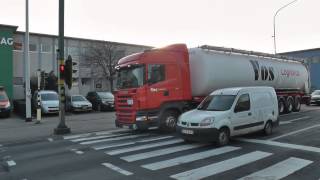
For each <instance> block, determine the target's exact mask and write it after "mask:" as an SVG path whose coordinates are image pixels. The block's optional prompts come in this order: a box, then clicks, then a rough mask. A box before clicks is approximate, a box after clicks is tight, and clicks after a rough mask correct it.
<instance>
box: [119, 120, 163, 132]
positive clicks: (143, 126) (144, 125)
mask: <svg viewBox="0 0 320 180" xmlns="http://www.w3.org/2000/svg"><path fill="white" fill-rule="evenodd" d="M115 125H116V127H119V128H129V129H134V130H147V129H149V128H151V127H158V121H150V120H145V121H135V122H134V123H123V122H120V121H118V120H115Z"/></svg>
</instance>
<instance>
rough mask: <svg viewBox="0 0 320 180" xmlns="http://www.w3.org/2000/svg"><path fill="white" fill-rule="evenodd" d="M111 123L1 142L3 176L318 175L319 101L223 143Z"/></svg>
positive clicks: (135, 179) (158, 179)
mask: <svg viewBox="0 0 320 180" xmlns="http://www.w3.org/2000/svg"><path fill="white" fill-rule="evenodd" d="M111 114H112V113H111ZM111 114H110V116H112V115H111ZM108 115H109V114H108ZM80 116H82V115H80ZM80 116H77V115H75V119H74V121H76V120H77V119H78V118H80ZM83 116H86V115H83ZM91 116H92V117H95V116H100V115H99V114H98V115H94V114H91ZM101 116H102V117H105V116H104V115H102V114H101ZM70 119H72V118H70ZM107 121H108V122H109V125H110V126H105V127H103V128H101V129H100V130H97V129H96V130H97V131H91V130H93V129H94V128H91V129H90V130H88V131H86V132H84V131H85V130H84V131H83V132H82V133H74V134H70V135H65V136H52V135H50V136H47V137H43V138H40V139H37V140H34V141H28V142H23V141H19V142H14V143H7V144H2V145H0V158H2V161H1V162H0V163H1V164H0V179H1V180H2V179H3V180H16V179H17V180H43V179H46V180H51V179H52V180H87V179H94V180H100V179H101V180H102V179H130V180H144V179H146V180H149V179H154V180H163V179H250V180H252V179H253V180H256V179H257V180H261V179H264V180H275V179H285V180H292V179H293V180H301V179H308V180H313V179H314V180H319V179H320V138H319V137H320V136H319V135H320V107H319V106H311V107H303V108H302V111H301V112H299V113H291V114H287V115H282V116H281V117H280V126H279V127H278V128H277V129H275V131H274V133H273V134H272V135H271V136H264V135H262V134H261V133H254V134H250V135H246V136H241V137H236V138H234V139H233V140H232V141H231V142H230V144H229V145H228V146H224V147H217V146H216V145H214V144H210V143H191V144H190V143H186V142H184V141H183V140H181V139H180V138H179V137H177V135H176V134H175V133H172V134H165V133H162V132H160V131H158V130H150V131H147V132H143V133H141V132H140V133H139V132H135V131H131V130H127V129H114V128H112V126H113V123H112V124H111V120H110V119H108V120H107ZM79 122H81V121H79ZM86 122H90V121H86ZM70 124H71V121H70ZM82 125H84V124H82ZM54 127H55V126H54ZM108 127H110V128H108ZM75 129H76V128H75ZM81 131H82V130H81ZM51 132H52V131H51ZM79 132H80V131H79ZM0 144H1V143H0Z"/></svg>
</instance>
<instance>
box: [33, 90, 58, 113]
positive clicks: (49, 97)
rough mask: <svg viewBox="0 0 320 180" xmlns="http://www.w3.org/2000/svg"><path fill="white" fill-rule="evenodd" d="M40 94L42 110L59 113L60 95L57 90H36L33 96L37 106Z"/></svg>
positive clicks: (34, 103)
mask: <svg viewBox="0 0 320 180" xmlns="http://www.w3.org/2000/svg"><path fill="white" fill-rule="evenodd" d="M38 93H39V94H40V99H41V101H40V102H41V103H40V106H41V112H42V113H43V114H57V113H59V96H58V94H57V93H56V92H55V91H47V90H43V91H40V92H35V93H34V96H33V98H32V100H33V105H34V107H37V102H38V101H37V96H38Z"/></svg>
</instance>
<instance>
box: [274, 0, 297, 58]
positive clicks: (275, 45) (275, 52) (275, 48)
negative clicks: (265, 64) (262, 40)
mask: <svg viewBox="0 0 320 180" xmlns="http://www.w3.org/2000/svg"><path fill="white" fill-rule="evenodd" d="M296 1H298V0H294V1H291V2H290V3H288V4H286V5H284V6H282V7H281V8H279V9H278V10H277V11H276V13H275V14H274V16H273V45H274V54H277V44H276V16H277V15H278V13H279V12H280V11H281V10H282V9H284V8H286V7H288V6H290V5H291V4H293V3H295V2H296Z"/></svg>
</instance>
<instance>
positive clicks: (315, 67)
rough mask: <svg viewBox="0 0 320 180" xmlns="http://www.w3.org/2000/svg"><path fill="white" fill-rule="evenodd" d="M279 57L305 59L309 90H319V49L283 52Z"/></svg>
mask: <svg viewBox="0 0 320 180" xmlns="http://www.w3.org/2000/svg"><path fill="white" fill-rule="evenodd" d="M281 55H285V56H289V57H296V58H303V59H305V60H306V61H307V64H308V66H309V69H310V78H311V90H315V89H320V48H315V49H306V50H299V51H292V52H285V53H281Z"/></svg>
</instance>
